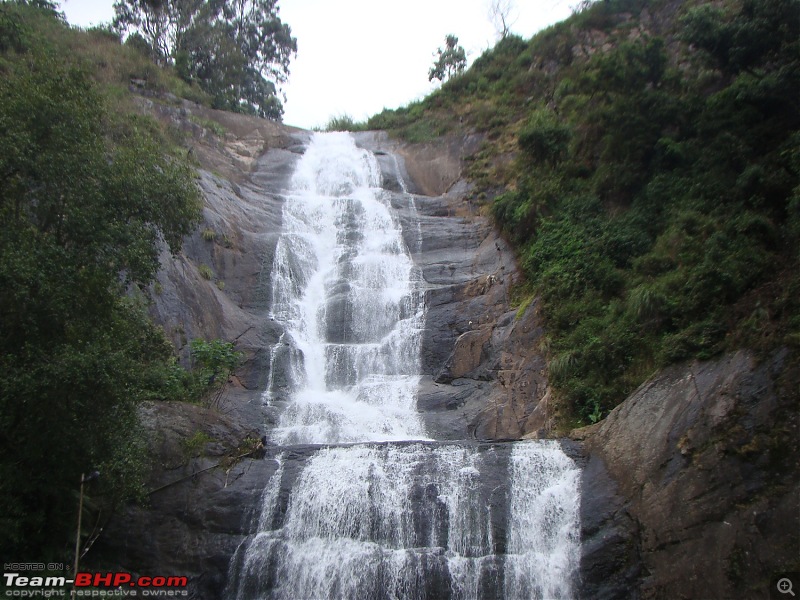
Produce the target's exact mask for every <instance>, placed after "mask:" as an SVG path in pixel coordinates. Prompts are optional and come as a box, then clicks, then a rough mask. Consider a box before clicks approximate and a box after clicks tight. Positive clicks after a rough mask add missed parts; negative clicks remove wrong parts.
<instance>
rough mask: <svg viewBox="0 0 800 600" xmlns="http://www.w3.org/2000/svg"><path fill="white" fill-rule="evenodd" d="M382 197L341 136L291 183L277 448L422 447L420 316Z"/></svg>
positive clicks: (369, 159) (276, 288)
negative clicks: (288, 383) (285, 375)
mask: <svg viewBox="0 0 800 600" xmlns="http://www.w3.org/2000/svg"><path fill="white" fill-rule="evenodd" d="M379 186H380V169H379V168H378V164H377V162H376V160H375V157H374V156H373V155H372V154H371V153H369V152H367V151H365V150H359V149H358V148H356V146H355V143H354V142H353V140H352V138H351V137H350V136H349V135H347V134H328V135H317V136H316V137H315V138H314V142H313V143H312V144H311V146H310V147H309V149H308V151H307V152H306V154H305V155H304V156H303V158H302V160H301V161H300V163H299V165H298V167H297V170H296V172H295V174H294V177H293V180H292V190H293V192H292V193H291V194H290V196H289V197H288V198H287V200H286V204H285V205H284V209H283V230H284V233H283V235H282V236H281V238H280V240H279V241H278V245H277V249H276V253H275V262H274V270H273V279H272V301H273V308H272V313H273V317H274V319H275V320H277V321H279V322H280V323H282V324H284V326H285V327H286V336H285V337H284V339H282V340H281V341H279V342H278V345H279V346H281V347H286V344H287V342H288V343H289V344H290V346H291V347H292V349H293V351H292V352H291V354H290V358H289V363H290V364H289V369H290V372H291V376H290V379H291V380H292V383H293V384H294V389H293V390H292V392H291V394H290V397H289V405H288V408H287V409H286V410H285V411H284V412H283V414H282V416H281V420H280V423H279V424H278V427H277V428H276V429H275V430H274V431H273V432H272V434H271V438H272V440H273V441H274V442H276V443H279V444H299V443H337V442H357V441H378V440H409V439H421V438H424V433H423V427H422V422H421V420H420V418H419V415H418V414H417V412H416V389H417V385H418V383H419V375H418V374H419V346H420V334H421V328H422V324H423V322H424V304H423V302H422V294H421V292H420V291H419V290H418V289H417V281H418V279H419V277H418V275H417V274H416V270H415V268H414V265H413V263H412V261H411V258H410V257H409V255H408V252H407V250H406V247H405V244H404V243H403V237H402V231H401V229H400V224H399V222H398V220H397V219H396V217H394V216H393V214H392V212H391V210H390V207H389V195H388V193H387V192H385V191H384V190H382V189H381V188H380V187H379ZM409 198H410V196H409ZM271 354H272V356H274V355H275V349H273V351H272V353H271ZM267 394H268V399H269V400H271V399H273V398H274V397H275V395H276V391H275V390H274V389H268V390H267Z"/></svg>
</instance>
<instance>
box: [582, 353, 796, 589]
mask: <svg viewBox="0 0 800 600" xmlns="http://www.w3.org/2000/svg"><path fill="white" fill-rule="evenodd" d="M799 399H800V366H798V361H797V358H796V357H792V356H791V355H789V354H788V352H786V351H782V352H778V353H777V354H775V355H773V356H772V357H770V358H769V359H766V360H763V361H761V362H758V361H757V360H756V359H755V357H754V356H753V355H752V354H750V353H748V352H744V351H742V352H738V353H736V354H732V355H729V356H726V357H724V358H722V359H719V360H715V361H710V362H706V363H692V364H688V365H682V366H676V367H673V368H670V369H667V370H666V371H665V372H664V373H662V374H660V375H658V376H657V377H655V378H654V379H652V380H650V381H649V382H647V383H645V384H644V385H643V386H642V387H640V388H639V389H638V390H637V391H636V392H635V393H634V394H633V395H632V396H631V397H630V398H628V399H627V400H626V401H625V402H624V403H622V404H621V405H620V406H618V407H617V408H616V409H615V410H614V411H612V413H611V414H610V415H609V416H608V418H606V419H605V420H604V421H603V422H601V423H599V424H598V425H595V426H592V427H591V428H586V429H584V430H578V431H576V432H575V433H574V434H573V436H574V437H576V438H579V439H584V440H585V442H584V443H585V451H586V452H587V453H588V464H587V467H586V469H585V470H584V476H583V477H584V489H583V494H582V495H583V509H582V516H583V537H584V540H585V542H584V554H583V569H582V571H583V592H584V595H585V596H586V597H592V598H601V597H606V598H629V597H641V598H665V599H666V598H701V597H702V598H745V597H747V598H750V597H768V596H769V584H770V580H771V578H773V577H774V576H776V575H777V574H778V573H780V572H781V571H791V570H796V567H797V560H798V556H800V463H799V462H798V457H799V456H800V452H799V451H798V444H799V443H800V435H799V434H800V431H798V422H797V407H798V400H799Z"/></svg>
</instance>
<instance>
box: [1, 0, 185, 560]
mask: <svg viewBox="0 0 800 600" xmlns="http://www.w3.org/2000/svg"><path fill="white" fill-rule="evenodd" d="M40 4H42V3H40ZM43 4H44V6H29V5H24V4H19V3H2V4H0V553H2V554H3V555H4V556H6V557H8V558H9V560H10V559H12V558H13V559H14V560H15V561H36V562H44V561H48V560H52V561H58V562H64V561H65V559H67V558H68V557H69V554H70V552H69V550H68V548H69V547H70V546H69V545H68V539H69V537H70V536H74V533H75V530H74V527H75V513H76V508H77V501H76V493H77V488H78V484H79V481H80V478H81V474H82V473H88V472H90V471H91V470H94V469H97V470H99V471H100V472H101V478H100V479H99V480H98V481H97V482H95V483H92V489H91V490H90V495H91V497H92V501H91V502H89V503H88V504H89V506H90V507H91V508H93V509H95V511H96V510H97V509H98V508H99V507H100V505H99V504H98V501H100V500H104V501H113V500H115V499H120V498H124V497H129V496H131V495H135V494H136V493H137V492H138V491H140V490H141V485H142V482H143V479H142V478H143V474H144V473H143V471H144V468H145V463H144V462H143V461H142V454H141V453H142V451H143V443H142V440H141V436H140V435H139V433H138V429H137V419H136V410H135V409H136V405H137V404H138V403H139V402H140V401H142V400H147V399H165V398H174V397H181V396H182V395H184V394H185V390H186V386H185V385H184V382H183V380H184V379H185V375H184V371H183V369H181V368H180V367H178V366H177V364H176V361H175V358H174V353H173V348H172V346H171V345H170V344H169V343H168V342H167V340H166V338H165V337H164V335H163V332H162V331H161V330H160V329H158V328H156V327H155V326H154V325H153V324H152V322H151V321H150V319H149V318H148V316H147V314H146V311H145V306H144V305H143V302H142V301H141V300H140V299H141V298H142V295H141V294H140V293H137V292H136V290H138V289H141V288H143V287H144V286H145V285H146V284H147V283H148V282H150V281H151V280H152V279H153V277H154V275H155V272H156V270H157V269H158V266H159V261H158V256H159V253H160V250H161V247H162V244H164V243H166V244H167V245H168V247H169V248H170V249H171V250H172V251H173V252H176V251H177V250H178V249H179V248H180V245H181V241H182V238H183V237H184V236H185V235H187V234H188V233H189V232H191V231H192V230H193V228H194V226H195V224H196V222H197V220H198V217H199V210H200V195H199V192H198V189H197V186H196V184H195V174H194V170H193V169H192V168H191V167H190V166H188V165H187V164H185V163H184V162H183V161H182V160H180V159H179V158H178V157H177V156H176V154H177V153H175V152H174V153H172V154H169V153H165V149H169V148H174V147H175V142H174V140H172V139H170V137H169V136H170V133H169V130H166V129H164V128H162V127H161V126H160V125H159V124H158V123H156V122H155V121H154V120H152V119H150V118H146V117H142V116H141V115H139V114H137V113H135V112H131V105H129V104H127V103H126V102H125V101H124V100H123V99H122V98H121V97H120V96H119V94H118V93H117V92H116V90H118V88H116V87H115V85H110V86H109V85H100V84H99V83H98V81H97V80H96V79H94V78H93V76H95V77H98V73H97V71H95V69H94V64H93V62H92V61H93V56H95V55H94V54H93V53H92V52H66V51H65V47H67V46H73V47H78V46H80V45H81V44H84V43H87V41H88V42H91V36H92V35H94V34H89V33H84V32H74V31H72V30H70V29H69V27H68V26H67V25H66V24H65V23H63V22H61V21H60V20H59V19H58V18H57V16H56V15H55V13H54V12H53V11H52V9H51V7H49V6H47V4H46V3H43ZM89 46H91V43H89ZM90 73H91V75H90ZM100 77H101V78H102V73H101V74H100ZM95 514H97V513H96V512H95ZM86 525H87V531H91V529H92V527H93V526H94V525H95V523H94V521H89V522H88V523H87V524H86ZM72 539H73V540H74V537H73V538H72Z"/></svg>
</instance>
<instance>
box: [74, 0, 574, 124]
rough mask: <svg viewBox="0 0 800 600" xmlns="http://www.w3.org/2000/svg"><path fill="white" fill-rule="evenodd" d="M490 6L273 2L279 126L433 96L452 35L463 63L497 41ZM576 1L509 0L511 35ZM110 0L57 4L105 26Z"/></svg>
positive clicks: (443, 1)
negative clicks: (440, 53)
mask: <svg viewBox="0 0 800 600" xmlns="http://www.w3.org/2000/svg"><path fill="white" fill-rule="evenodd" d="M488 3H489V0H402V1H398V0H394V1H391V2H387V1H385V0H280V2H279V6H280V16H281V19H282V20H283V21H284V22H285V23H288V24H289V26H290V27H291V28H292V34H293V35H294V36H295V37H296V38H297V57H296V58H295V59H294V60H293V61H292V65H291V75H290V76H289V82H288V84H286V85H285V86H284V90H283V91H284V92H285V94H286V102H285V103H284V110H285V113H284V118H283V120H284V122H285V123H286V124H288V125H296V126H298V127H305V128H311V127H314V126H324V125H325V123H327V121H328V118H329V117H331V116H334V115H341V114H348V115H350V116H352V117H353V118H355V119H356V120H363V119H365V118H366V117H368V116H370V115H373V114H375V113H377V112H380V111H381V110H383V108H397V107H399V106H403V105H404V104H408V103H409V102H411V101H413V100H416V99H419V98H422V97H424V96H425V94H426V93H428V92H429V91H431V90H432V89H434V87H435V86H434V85H433V84H431V83H429V82H428V69H429V68H430V66H431V65H432V64H433V61H434V53H435V52H436V49H437V48H438V47H440V46H443V45H444V38H445V35H447V34H448V33H453V34H455V35H457V36H458V38H459V43H460V44H461V45H462V46H464V48H465V49H466V50H467V56H468V59H469V62H470V63H472V61H473V60H475V58H477V57H478V56H480V54H481V53H482V52H483V51H484V50H485V49H487V48H489V47H490V46H492V45H494V43H495V41H496V39H497V35H496V33H495V30H494V27H493V26H492V24H491V22H490V21H489V17H488ZM576 3H577V0H516V10H515V13H514V14H515V15H516V17H517V18H516V21H515V24H514V25H513V26H512V28H511V29H512V31H513V32H514V33H517V34H519V35H521V36H523V37H524V38H526V39H527V38H529V37H531V36H532V35H533V34H534V33H536V32H537V31H539V30H540V29H543V28H544V27H547V26H548V25H551V24H553V23H556V22H558V21H561V20H563V19H565V18H566V17H568V16H569V14H570V11H571V7H572V6H573V5H574V4H576ZM112 4H113V0H62V2H61V10H63V11H64V13H65V14H66V15H67V20H68V21H69V22H70V23H72V24H73V25H79V26H81V27H88V26H89V25H98V24H102V23H107V22H109V21H111V19H112V18H113V15H114V10H113V8H112Z"/></svg>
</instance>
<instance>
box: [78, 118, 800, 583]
mask: <svg viewBox="0 0 800 600" xmlns="http://www.w3.org/2000/svg"><path fill="white" fill-rule="evenodd" d="M150 110H153V111H156V112H158V114H160V115H161V116H162V117H163V118H165V119H171V120H173V121H174V122H175V123H177V124H178V125H179V126H180V127H181V128H183V129H184V130H186V131H187V132H189V134H190V135H191V136H192V139H193V140H194V146H193V153H194V154H195V156H196V157H197V158H198V161H199V163H200V165H201V167H200V170H199V173H200V180H199V181H200V185H201V186H202V188H203V191H204V194H205V198H206V206H205V210H204V219H205V222H204V223H203V225H201V227H200V228H199V230H198V232H197V233H196V234H195V235H193V236H192V237H191V238H190V239H188V240H187V241H186V244H185V246H184V252H183V253H182V254H181V255H180V256H177V257H170V256H168V255H166V254H165V255H164V256H163V257H162V259H163V260H162V266H163V268H162V271H161V272H160V273H159V276H158V286H157V289H155V288H154V290H153V297H154V303H153V314H154V316H155V317H156V318H157V319H158V320H159V321H160V322H161V323H163V325H164V327H165V329H166V331H167V332H168V334H169V335H170V336H171V337H172V339H173V341H174V342H175V343H176V346H177V347H178V348H184V347H185V345H186V343H187V341H188V340H190V339H192V338H193V337H205V338H207V339H210V338H222V339H225V340H229V341H236V344H237V348H238V349H239V350H242V351H244V352H245V354H246V357H247V359H246V363H245V365H244V367H243V368H242V369H241V370H240V371H239V372H238V373H237V374H236V377H234V378H232V379H231V381H230V382H229V384H228V386H227V388H226V392H225V394H224V395H223V396H222V398H221V399H220V400H219V402H217V403H215V405H214V406H213V407H199V406H193V405H180V404H168V403H162V404H152V405H148V406H146V407H145V409H144V411H143V416H144V420H145V422H146V424H147V425H148V427H149V429H150V430H151V432H152V433H151V438H150V444H151V450H152V453H153V455H154V456H155V457H156V466H155V469H154V472H153V475H152V478H151V482H150V485H151V489H152V490H153V491H152V492H151V494H150V495H149V505H147V506H146V507H140V506H129V507H127V508H125V509H124V510H123V511H122V512H121V513H119V514H118V515H116V516H115V517H114V518H113V519H112V520H111V521H110V523H109V524H108V525H107V527H106V530H105V532H104V534H103V536H101V538H100V540H99V541H98V542H97V544H96V546H95V547H94V548H93V549H92V551H91V553H90V555H89V560H90V562H91V563H92V566H95V567H102V566H108V567H111V566H114V567H118V568H122V569H125V570H129V571H132V572H137V573H143V574H155V573H158V574H162V573H170V574H186V575H188V576H190V577H191V584H190V590H191V593H192V596H193V597H196V598H216V597H223V594H224V586H225V579H226V571H227V568H228V564H229V560H230V558H231V556H232V555H233V553H234V550H235V549H236V547H237V546H238V544H239V543H240V541H241V540H242V539H243V537H244V536H245V535H246V534H247V533H248V531H249V529H250V527H251V525H252V523H251V520H252V515H251V508H252V507H254V506H256V505H257V503H258V499H259V498H260V495H261V492H262V486H263V482H264V481H266V480H267V479H268V477H269V476H270V475H271V474H272V473H273V472H274V470H275V468H276V463H275V461H274V460H272V458H271V454H270V453H269V451H267V452H266V454H267V455H266V457H265V452H264V451H254V449H255V446H254V445H253V440H256V439H258V438H259V437H260V436H261V435H262V434H263V432H264V430H265V427H268V425H269V423H270V421H271V420H273V419H274V418H275V415H274V414H271V413H270V412H269V410H265V408H264V407H263V406H262V404H261V392H262V390H263V389H264V386H265V381H264V377H265V375H266V364H267V363H266V359H265V356H264V352H265V349H266V348H268V347H269V346H270V344H272V343H274V342H275V341H276V340H277V335H278V332H277V331H276V328H275V326H274V324H272V323H271V321H270V320H269V319H268V314H267V308H268V306H269V287H268V285H267V283H268V281H269V273H270V268H271V265H272V254H273V252H274V246H275V242H276V239H277V236H278V234H279V231H280V219H281V205H282V192H283V190H285V188H286V186H287V182H288V178H289V176H290V174H291V171H292V168H293V165H294V163H295V161H296V160H297V157H298V156H299V153H302V151H303V145H304V143H305V142H306V141H307V140H308V136H309V134H308V133H307V132H303V131H299V130H293V129H290V128H285V127H279V126H276V125H272V124H269V123H265V122H263V121H260V120H256V119H248V118H246V117H242V116H234V115H227V114H224V113H217V112H214V111H208V110H205V109H199V108H197V107H194V106H189V105H184V106H165V105H162V104H158V105H156V104H154V105H152V106H151V107H150ZM207 120H214V121H216V122H218V123H222V124H223V125H224V127H225V128H226V134H225V136H224V139H218V138H216V137H215V136H213V135H211V134H210V133H209V132H208V130H207V129H205V128H203V127H201V126H199V125H198V122H203V121H207ZM356 139H357V143H359V144H360V145H362V146H363V147H366V148H369V149H370V150H372V151H373V152H375V153H376V155H377V157H378V160H379V163H380V165H381V169H382V172H383V176H384V182H385V185H386V187H387V188H389V189H395V190H399V189H401V188H402V187H403V186H404V185H405V186H407V188H408V191H409V192H411V193H413V194H415V202H414V209H413V214H412V212H411V211H412V209H409V208H408V207H407V205H404V206H405V208H401V207H398V210H400V217H401V220H402V222H403V225H404V235H405V239H406V243H407V245H408V247H409V249H410V251H411V252H412V255H413V258H414V260H415V262H416V263H417V264H418V265H419V266H420V268H421V270H422V273H423V275H424V278H425V285H426V299H427V305H428V313H427V321H426V326H425V335H424V341H423V349H422V352H423V356H422V364H423V378H422V383H421V387H420V391H419V397H418V407H419V410H420V411H421V413H422V414H423V416H424V419H425V422H426V425H427V428H428V431H429V434H430V435H431V436H433V437H436V438H438V439H452V440H457V439H479V440H499V439H506V438H520V437H523V436H529V437H536V436H541V437H546V436H548V435H550V432H551V430H552V425H553V423H552V418H553V409H552V403H551V401H550V394H549V391H548V386H547V378H546V362H545V359H544V357H543V355H542V353H541V352H540V351H539V349H538V348H539V341H540V338H541V336H542V334H543V331H542V328H541V326H540V324H539V320H538V318H537V306H536V303H535V302H534V303H533V304H532V305H531V306H530V307H528V308H527V310H525V311H524V312H522V314H517V310H515V308H513V307H512V306H511V303H510V300H509V298H510V291H511V286H512V285H513V283H514V282H515V281H516V279H517V277H518V276H519V275H518V272H517V269H516V266H515V261H514V257H513V255H512V253H511V252H510V250H509V248H508V246H507V245H506V243H505V242H504V241H503V240H502V238H500V237H499V236H498V234H497V233H496V232H495V231H494V229H493V228H492V226H491V223H490V222H489V221H488V220H487V219H486V218H485V217H483V216H482V215H481V214H480V210H479V207H477V206H474V205H472V204H471V203H470V201H469V200H468V198H469V197H470V194H469V188H468V186H467V184H466V183H465V182H463V181H462V180H461V172H462V170H461V169H462V161H463V158H464V156H465V154H467V153H469V152H471V151H473V150H474V149H475V147H476V144H477V142H478V140H476V139H473V138H459V139H450V140H447V141H442V142H439V143H433V144H427V145H422V146H412V145H407V144H401V143H399V142H396V141H392V140H390V139H388V138H387V137H386V136H385V135H384V134H380V133H363V134H358V135H357V138H356ZM417 223H418V224H419V227H417V226H416V224H417ZM207 231H211V232H213V237H212V236H211V234H208V233H206V235H205V236H204V235H203V233H204V232H207ZM207 238H211V239H207ZM202 265H206V266H207V267H209V268H210V269H211V271H212V277H211V278H210V279H206V278H205V277H204V276H203V275H202V270H201V266H202ZM220 282H221V283H223V284H224V285H220ZM798 382H799V379H798V370H797V364H796V360H794V359H793V358H792V357H791V356H789V355H787V354H786V353H778V354H775V355H774V356H772V357H771V358H770V359H769V360H765V361H762V362H758V361H757V360H756V358H755V357H754V356H752V355H751V354H748V353H746V352H743V353H739V354H736V355H732V356H728V357H724V358H722V359H719V360H717V361H713V362H710V363H706V364H690V365H683V366H679V367H675V368H673V369H670V370H668V371H667V372H665V373H662V374H659V375H657V376H656V377H655V378H654V379H652V380H651V381H650V382H649V383H647V384H645V385H644V386H642V387H641V388H640V389H639V390H638V391H637V392H636V393H635V394H633V395H632V396H631V398H629V399H628V400H627V401H626V402H625V403H623V404H622V405H621V406H619V407H618V408H617V409H616V410H615V411H613V412H612V413H611V415H610V416H609V417H608V418H607V419H606V420H605V421H603V422H602V423H600V424H598V425H596V426H593V427H591V428H586V429H583V430H579V431H577V432H575V433H574V434H573V438H574V440H575V441H572V442H568V443H567V446H568V448H569V450H570V452H571V453H572V454H573V455H574V456H575V457H576V459H577V460H579V461H580V462H581V463H582V464H583V465H584V476H583V484H582V485H583V500H582V518H583V525H582V527H583V539H584V551H583V565H582V583H581V586H582V587H581V590H582V595H583V596H585V597H592V598H628V597H643V598H678V597H687V598H688V597H731V596H736V595H738V590H740V589H744V590H747V593H748V594H750V593H752V595H756V596H764V595H766V591H765V590H766V585H767V584H768V583H769V581H768V580H769V577H770V576H771V575H772V574H773V573H774V572H777V571H779V570H781V569H788V568H792V567H794V568H796V567H797V566H798V564H797V557H798V555H800V554H799V552H800V548H798V531H800V524H799V523H798V515H799V514H800V510H798V509H799V508H800V507H799V506H798V497H799V494H800V489H799V488H798V480H799V479H800V477H799V475H800V470H799V469H798V462H797V457H798V449H797V439H798V431H797V417H796V407H797V399H798V398H797V393H798ZM192 440H194V441H192ZM298 452H300V450H298ZM301 455H302V452H300V454H298V457H299V458H298V460H302V456H301ZM793 561H794V562H793Z"/></svg>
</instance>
